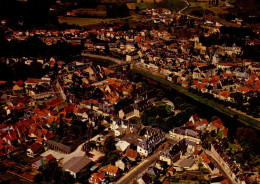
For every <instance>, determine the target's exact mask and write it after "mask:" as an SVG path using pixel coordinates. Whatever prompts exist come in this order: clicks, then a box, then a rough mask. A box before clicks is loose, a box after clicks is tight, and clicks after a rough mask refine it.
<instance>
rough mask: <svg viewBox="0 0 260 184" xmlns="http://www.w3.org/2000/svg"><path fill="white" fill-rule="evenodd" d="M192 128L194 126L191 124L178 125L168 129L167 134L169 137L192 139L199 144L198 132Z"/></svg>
mask: <svg viewBox="0 0 260 184" xmlns="http://www.w3.org/2000/svg"><path fill="white" fill-rule="evenodd" d="M193 128H194V127H193V126H190V127H178V128H174V129H172V130H170V131H169V134H170V136H171V137H173V138H175V139H177V140H181V139H187V140H190V141H194V142H196V143H197V144H200V142H201V138H200V134H199V133H198V131H197V130H194V129H193Z"/></svg>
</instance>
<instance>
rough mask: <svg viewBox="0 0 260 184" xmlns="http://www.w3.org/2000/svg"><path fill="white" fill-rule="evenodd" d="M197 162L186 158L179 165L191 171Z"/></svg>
mask: <svg viewBox="0 0 260 184" xmlns="http://www.w3.org/2000/svg"><path fill="white" fill-rule="evenodd" d="M195 162H196V160H195V159H188V158H185V159H183V160H182V161H181V162H180V163H179V164H178V165H179V166H180V167H181V168H184V169H187V170H189V169H191V167H192V166H193V165H194V164H195Z"/></svg>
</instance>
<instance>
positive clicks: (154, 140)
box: [137, 133, 165, 157]
mask: <svg viewBox="0 0 260 184" xmlns="http://www.w3.org/2000/svg"><path fill="white" fill-rule="evenodd" d="M164 140H165V135H164V134H161V133H159V134H156V135H154V136H151V137H149V138H147V139H144V140H142V141H141V142H140V143H139V144H138V145H137V152H138V153H139V154H140V155H141V156H146V157H147V156H148V155H149V154H150V153H152V151H153V148H154V147H155V146H157V145H158V144H160V143H161V142H162V141H164Z"/></svg>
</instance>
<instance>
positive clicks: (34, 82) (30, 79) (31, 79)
mask: <svg viewBox="0 0 260 184" xmlns="http://www.w3.org/2000/svg"><path fill="white" fill-rule="evenodd" d="M39 80H40V79H35V78H28V79H27V80H26V83H32V84H38V82H39Z"/></svg>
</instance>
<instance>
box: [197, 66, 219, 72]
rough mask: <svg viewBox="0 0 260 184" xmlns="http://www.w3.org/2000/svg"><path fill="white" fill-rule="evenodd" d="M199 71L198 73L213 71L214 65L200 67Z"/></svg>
mask: <svg viewBox="0 0 260 184" xmlns="http://www.w3.org/2000/svg"><path fill="white" fill-rule="evenodd" d="M199 69H200V71H207V70H213V69H216V66H215V65H208V66H202V67H199Z"/></svg>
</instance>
